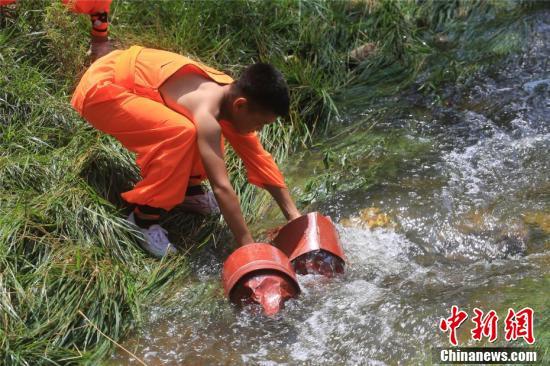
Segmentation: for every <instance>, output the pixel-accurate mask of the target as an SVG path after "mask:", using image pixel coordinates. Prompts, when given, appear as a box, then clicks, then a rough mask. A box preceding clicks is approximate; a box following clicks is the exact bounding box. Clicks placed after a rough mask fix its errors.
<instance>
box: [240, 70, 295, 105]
mask: <svg viewBox="0 0 550 366" xmlns="http://www.w3.org/2000/svg"><path fill="white" fill-rule="evenodd" d="M235 87H236V88H237V92H239V93H242V94H243V95H244V96H245V97H246V98H247V99H249V100H250V102H251V103H252V104H255V105H257V106H259V107H260V108H262V109H265V110H268V111H270V112H273V113H275V114H276V115H278V116H286V115H288V109H289V104H290V97H289V95H288V86H287V84H286V81H285V78H284V77H283V75H282V74H281V72H280V71H279V70H277V69H276V68H275V67H273V65H270V64H266V63H256V64H253V65H250V66H248V67H247V68H246V69H245V70H244V72H243V73H242V74H241V77H240V78H239V80H237V81H236V82H235Z"/></svg>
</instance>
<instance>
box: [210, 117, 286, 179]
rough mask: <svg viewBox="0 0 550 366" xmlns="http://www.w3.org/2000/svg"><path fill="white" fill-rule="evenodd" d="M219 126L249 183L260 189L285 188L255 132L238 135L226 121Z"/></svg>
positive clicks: (281, 176) (279, 174) (275, 166)
mask: <svg viewBox="0 0 550 366" xmlns="http://www.w3.org/2000/svg"><path fill="white" fill-rule="evenodd" d="M220 126H221V127H222V134H223V136H224V137H225V138H226V139H227V141H229V143H230V144H231V146H232V147H233V149H234V150H235V152H236V153H237V155H238V156H239V157H240V158H241V159H242V161H243V163H244V166H245V168H246V175H247V177H248V181H249V182H250V183H252V184H254V185H257V186H258V187H262V188H265V186H267V185H269V186H275V187H281V188H286V184H285V179H284V177H283V174H282V173H281V171H280V170H279V167H277V164H276V163H275V161H274V160H273V157H272V156H271V154H270V153H268V152H267V151H265V149H264V148H263V146H262V144H261V143H260V140H259V139H258V136H257V135H256V133H255V132H252V133H247V134H244V135H243V134H239V133H238V132H237V131H236V130H235V129H234V128H233V126H231V124H230V123H229V122H227V121H220Z"/></svg>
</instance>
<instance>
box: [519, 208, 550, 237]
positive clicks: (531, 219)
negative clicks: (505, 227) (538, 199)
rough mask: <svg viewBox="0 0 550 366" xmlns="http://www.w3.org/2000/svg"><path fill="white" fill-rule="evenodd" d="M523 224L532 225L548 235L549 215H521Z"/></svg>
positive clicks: (549, 230) (536, 213) (549, 229)
mask: <svg viewBox="0 0 550 366" xmlns="http://www.w3.org/2000/svg"><path fill="white" fill-rule="evenodd" d="M523 222H525V223H526V224H528V225H533V226H536V227H538V228H539V229H540V230H542V231H543V232H544V233H545V234H547V235H550V213H548V212H527V213H525V214H523Z"/></svg>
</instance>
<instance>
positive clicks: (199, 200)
mask: <svg viewBox="0 0 550 366" xmlns="http://www.w3.org/2000/svg"><path fill="white" fill-rule="evenodd" d="M178 207H179V208H181V209H182V210H184V211H190V212H196V213H199V214H201V215H212V214H219V213H220V207H219V206H218V202H217V201H216V198H215V197H214V193H212V191H207V192H205V193H203V194H195V195H192V196H185V200H184V201H183V203H181V204H179V205H178Z"/></svg>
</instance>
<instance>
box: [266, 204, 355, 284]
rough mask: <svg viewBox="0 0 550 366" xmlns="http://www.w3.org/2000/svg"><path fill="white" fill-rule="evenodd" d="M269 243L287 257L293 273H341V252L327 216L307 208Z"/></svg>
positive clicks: (343, 256)
mask: <svg viewBox="0 0 550 366" xmlns="http://www.w3.org/2000/svg"><path fill="white" fill-rule="evenodd" d="M273 244H274V245H275V246H276V247H277V248H279V249H281V250H282V251H283V253H285V254H286V255H287V256H288V258H289V259H290V261H291V263H292V265H293V267H294V269H295V271H296V273H299V274H308V273H314V274H323V275H326V276H329V277H331V276H334V275H336V274H341V273H344V265H345V258H346V257H345V255H344V250H343V249H342V244H341V243H340V239H339V238H338V232H337V231H336V228H335V227H334V224H333V223H332V220H331V219H330V217H327V216H323V215H321V214H320V213H319V212H311V213H308V214H307V215H303V216H300V217H298V218H297V219H294V220H292V221H290V222H289V223H288V224H286V225H285V226H283V227H282V228H281V230H279V232H278V233H277V236H276V237H275V239H273Z"/></svg>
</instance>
